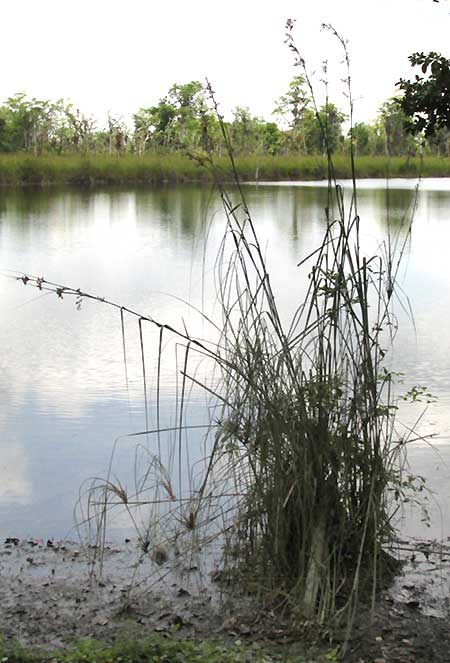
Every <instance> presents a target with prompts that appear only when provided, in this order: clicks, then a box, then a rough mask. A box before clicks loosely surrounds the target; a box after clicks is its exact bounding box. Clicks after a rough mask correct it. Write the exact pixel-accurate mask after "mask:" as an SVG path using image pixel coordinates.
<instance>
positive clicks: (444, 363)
mask: <svg viewBox="0 0 450 663" xmlns="http://www.w3.org/2000/svg"><path fill="white" fill-rule="evenodd" d="M413 186H414V183H411V182H410V181H408V182H406V181H403V180H402V181H400V182H395V181H394V182H391V183H390V186H389V192H388V193H386V189H385V187H384V183H381V184H380V182H370V181H369V182H363V183H362V184H361V187H360V188H359V197H358V212H359V214H360V217H361V236H362V241H363V251H365V252H367V253H370V252H373V251H374V250H377V249H378V248H379V247H380V245H381V244H382V242H383V241H385V239H386V235H387V231H388V228H389V229H390V230H391V232H393V233H394V237H396V241H397V243H396V245H394V248H393V250H394V252H395V250H397V251H398V250H399V248H400V247H402V246H405V247H406V254H405V255H406V260H405V263H404V266H403V267H402V268H401V271H400V274H399V278H400V285H401V287H402V289H403V291H404V293H406V294H405V295H400V298H399V300H398V301H396V303H395V313H396V315H397V317H398V319H399V331H398V334H397V338H396V344H395V347H394V350H393V352H392V353H391V355H390V359H389V361H390V362H391V365H392V366H393V367H395V369H396V370H399V371H403V372H404V373H405V383H404V385H401V386H400V387H399V390H404V391H407V390H408V389H409V388H410V386H412V385H414V384H425V385H427V386H428V387H429V389H430V390H431V391H432V392H433V393H434V394H435V395H436V396H438V399H439V400H438V402H437V403H433V404H430V405H429V406H428V409H427V412H426V415H425V416H423V417H422V418H421V419H420V425H419V431H420V432H421V433H423V434H427V433H428V432H430V431H431V432H438V433H439V435H438V436H437V437H436V438H435V439H433V442H434V444H436V445H437V446H439V449H440V450H441V451H442V453H443V454H444V456H445V457H446V458H447V456H448V459H449V460H450V453H448V452H447V449H448V448H450V446H447V445H449V443H450V347H449V346H450V342H449V340H448V334H447V329H448V328H449V327H450V278H449V261H448V257H447V247H448V245H449V242H450V218H449V217H450V184H449V182H448V181H447V180H439V181H435V180H430V181H426V182H424V183H423V184H422V188H421V190H420V191H419V193H418V197H417V208H416V209H415V202H416V198H415V192H414V190H413ZM343 188H344V192H345V201H346V205H349V202H350V193H351V191H350V185H349V183H346V182H344V183H343ZM245 194H246V198H247V202H248V205H249V207H250V209H251V211H252V214H253V219H254V221H255V225H256V229H257V232H258V235H259V237H260V240H261V245H262V247H263V248H264V250H265V251H266V255H267V262H268V266H269V270H270V272H271V276H272V284H273V287H274V290H275V293H276V297H277V303H278V305H279V307H280V310H281V312H282V315H283V319H284V320H285V321H286V322H288V321H289V319H290V317H291V315H292V314H293V312H294V310H295V309H296V308H297V306H298V304H299V302H300V301H301V298H302V295H303V293H304V292H305V289H306V287H307V275H306V273H305V270H303V271H301V270H299V269H298V268H297V267H296V265H297V263H298V262H299V261H300V260H302V259H303V258H304V257H305V256H307V255H308V254H309V253H310V252H311V250H313V249H314V248H316V246H317V244H318V243H319V242H320V240H321V238H322V235H323V232H324V229H325V214H324V209H325V207H326V206H327V204H328V196H327V189H326V186H324V185H323V184H317V183H304V184H298V183H296V184H295V185H294V184H280V183H277V184H273V185H272V184H258V185H256V186H255V185H248V186H246V187H245ZM231 195H232V196H233V195H234V194H233V191H231ZM413 210H414V223H413V226H412V232H411V234H409V217H410V214H411V213H412V211H413ZM223 223H224V217H223V213H222V207H221V202H220V198H219V196H218V194H217V192H216V191H214V190H213V189H211V187H209V186H204V187H202V186H193V185H186V186H180V187H169V186H167V187H160V188H154V189H151V190H148V189H145V188H141V189H133V190H123V189H122V190H120V189H117V190H109V189H108V190H107V191H97V192H91V191H80V192H75V191H63V192H60V191H59V192H58V191H51V190H49V191H32V190H27V191H21V192H18V191H8V192H3V193H2V196H1V197H0V265H1V267H2V268H4V269H12V270H23V271H26V272H29V273H34V274H38V275H41V274H42V275H44V276H45V277H46V278H47V279H49V280H54V281H57V282H62V283H66V284H68V285H71V286H74V287H80V288H82V289H84V290H86V291H89V292H93V293H96V294H98V295H100V296H104V297H107V298H108V299H112V300H116V301H118V302H120V303H122V304H124V305H126V306H128V307H130V308H133V309H135V310H136V311H140V312H143V313H145V314H150V315H151V316H152V317H154V318H156V319H157V320H160V321H163V322H166V323H168V324H172V325H174V326H175V327H180V326H182V325H186V326H187V327H188V329H189V331H190V332H191V333H192V334H195V335H197V336H200V337H204V336H205V335H206V336H209V337H211V338H212V337H213V331H212V330H211V329H210V328H209V327H208V325H207V324H206V323H205V321H204V319H202V317H201V315H200V314H199V313H197V312H196V311H195V307H196V308H198V309H200V310H203V311H205V312H206V313H208V314H209V315H211V316H213V317H214V316H216V318H217V316H218V314H219V309H218V307H217V305H216V304H215V296H216V286H215V284H214V279H213V275H214V269H215V257H216V252H217V248H218V246H219V243H220V241H221V238H222V233H223ZM206 236H207V238H208V239H207V241H206V239H205V238H206ZM394 254H395V253H394ZM170 294H172V295H176V298H174V297H170V296H168V295H170ZM407 296H408V297H409V299H410V303H411V310H412V311H413V316H411V314H410V307H409V304H408V299H407ZM181 300H185V301H186V302H188V303H189V304H191V305H192V308H188V307H187V306H186V305H185V304H184V303H183V302H182V301H181ZM0 311H1V318H0V344H1V347H2V352H1V354H0V367H1V375H0V394H1V396H2V403H3V408H2V412H1V414H0V431H1V434H0V443H1V444H2V450H3V453H2V457H3V458H4V462H3V465H1V466H0V468H1V469H0V473H1V477H0V478H2V482H1V483H2V490H1V491H0V534H18V535H23V534H33V535H36V536H37V535H39V536H50V535H55V536H58V535H63V534H65V533H66V531H67V530H68V529H70V524H71V513H72V507H73V504H74V501H75V499H76V497H77V494H78V487H79V485H80V483H81V481H82V480H83V479H85V478H86V477H87V476H91V475H93V474H101V473H102V472H104V471H105V470H106V468H107V464H108V460H109V455H110V451H111V448H112V444H113V442H114V440H115V439H116V438H117V437H118V436H119V435H124V434H127V433H130V432H134V431H136V430H142V429H143V428H144V427H145V407H144V391H143V380H142V365H141V348H140V338H139V330H138V326H137V323H136V320H134V319H132V318H126V319H125V332H126V341H127V361H128V377H129V383H128V389H127V385H126V381H125V372H124V364H123V345H122V336H121V329H120V318H119V314H118V312H117V311H116V310H114V309H110V308H108V307H105V306H103V305H101V304H98V303H96V302H89V301H85V302H83V304H82V307H81V310H77V309H76V307H75V305H74V302H73V301H65V300H64V301H60V300H59V299H58V298H56V296H54V295H50V296H48V295H44V296H43V295H41V293H39V292H37V291H36V290H31V289H29V288H26V287H23V286H21V285H19V284H18V283H16V282H14V281H9V280H6V279H3V280H1V281H0ZM144 343H145V355H146V367H147V378H148V385H147V387H148V390H147V396H148V401H149V405H150V414H149V417H150V421H149V423H150V424H151V425H152V426H153V425H156V421H155V416H154V410H152V407H151V406H152V404H154V402H155V398H156V395H155V379H156V378H155V376H156V354H157V349H158V343H159V340H158V333H157V330H155V329H152V328H151V327H150V326H146V327H145V330H144ZM164 347H165V350H164V352H165V363H164V366H163V368H162V372H163V376H164V380H163V386H162V390H161V394H160V397H161V399H162V402H163V403H164V407H163V408H162V410H163V411H164V414H163V415H161V416H162V418H163V420H164V422H165V423H167V425H170V424H171V423H173V421H174V419H176V417H177V416H178V414H179V413H177V410H176V407H175V405H174V403H175V401H174V395H175V393H176V388H177V379H178V378H177V375H178V376H179V369H180V361H182V356H181V355H180V354H179V350H178V354H177V348H176V346H175V342H174V339H173V338H170V335H168V337H167V338H165V339H164ZM192 359H193V360H194V357H193V358H192ZM201 370H203V371H204V376H206V375H207V373H208V369H207V367H206V366H204V367H203V368H202V369H201ZM190 400H191V408H190V416H191V418H192V419H191V421H195V422H196V423H203V422H204V421H205V417H206V414H207V411H208V410H207V408H208V405H209V403H208V402H207V400H205V396H204V394H203V395H202V394H201V393H200V391H195V390H194V391H193V392H192V393H191V395H190ZM421 412H422V406H421V405H420V404H419V405H415V406H406V404H405V405H404V406H402V408H401V410H400V419H401V421H404V423H405V425H406V426H412V425H413V424H414V422H415V421H416V420H417V419H418V418H419V417H421ZM195 439H196V441H195V443H194V446H195V448H196V449H197V451H198V456H196V455H195V454H196V452H195V451H194V450H193V449H190V448H189V444H191V442H189V444H188V442H187V441H184V442H183V445H184V446H183V449H184V451H183V453H184V454H186V455H187V454H190V455H191V457H198V458H200V451H199V450H200V449H201V439H200V437H199V438H195ZM172 446H173V445H172ZM172 446H171V443H169V442H167V443H166V449H167V450H169V449H172ZM424 449H425V448H424V447H421V446H420V445H417V444H416V445H415V448H414V453H412V454H411V463H412V464H413V465H414V464H416V465H417V466H418V467H420V468H424V472H425V473H428V474H429V476H430V481H431V484H432V485H436V486H437V487H438V489H439V491H440V492H441V500H442V504H443V506H444V508H443V513H444V514H450V508H447V507H446V504H447V501H448V492H449V489H448V488H447V485H446V482H445V481H444V480H441V479H439V477H441V476H444V470H443V469H442V471H441V470H439V472H437V471H436V469H435V468H436V465H437V464H438V465H439V466H440V467H442V465H441V464H440V463H441V461H439V463H435V461H434V460H431V456H429V455H426V450H424ZM168 453H169V452H168ZM202 453H204V449H203V451H202ZM129 454H130V447H129V445H127V443H126V442H125V443H124V445H123V447H121V451H120V453H119V456H118V459H119V461H120V463H122V466H123V467H125V466H126V465H127V463H128V464H129V460H130V457H129ZM167 462H169V458H168V459H167ZM67 468H70V471H69V470H68V469H67ZM413 469H414V468H413ZM445 476H447V475H445ZM128 478H129V480H130V481H132V476H131V474H130V473H129V474H128ZM408 522H409V525H408V526H409V527H412V525H411V522H413V521H411V522H410V521H408ZM444 523H445V527H447V525H448V528H449V529H450V521H449V518H447V515H446V516H445V518H444ZM36 529H39V532H37V531H36Z"/></svg>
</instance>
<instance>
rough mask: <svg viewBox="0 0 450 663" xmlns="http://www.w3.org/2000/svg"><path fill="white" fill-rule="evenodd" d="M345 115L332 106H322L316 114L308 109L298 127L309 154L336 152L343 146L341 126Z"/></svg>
mask: <svg viewBox="0 0 450 663" xmlns="http://www.w3.org/2000/svg"><path fill="white" fill-rule="evenodd" d="M344 120H345V114H344V113H342V112H341V111H340V110H339V109H338V108H337V107H336V106H335V105H334V104H332V103H328V104H324V105H323V106H322V107H321V108H320V109H319V111H318V112H316V111H315V110H312V109H311V108H308V109H306V110H305V111H304V113H303V118H302V122H301V125H300V127H299V130H300V133H301V135H302V139H303V143H304V145H305V147H306V151H307V152H308V153H309V154H314V153H320V154H325V153H326V152H327V150H328V151H329V152H330V153H332V152H337V151H339V150H340V148H341V147H342V146H343V143H344V135H343V132H342V125H343V123H344Z"/></svg>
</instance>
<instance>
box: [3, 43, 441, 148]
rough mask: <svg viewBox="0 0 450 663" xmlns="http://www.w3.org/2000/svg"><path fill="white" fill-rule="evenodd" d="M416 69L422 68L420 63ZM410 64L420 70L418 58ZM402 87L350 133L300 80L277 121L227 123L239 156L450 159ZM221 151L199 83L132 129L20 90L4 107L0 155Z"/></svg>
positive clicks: (179, 89)
mask: <svg viewBox="0 0 450 663" xmlns="http://www.w3.org/2000/svg"><path fill="white" fill-rule="evenodd" d="M433 55H435V54H433ZM440 57H441V56H440ZM410 59H411V58H410ZM427 62H428V61H427ZM444 62H445V63H447V61H444ZM419 63H420V64H422V65H423V61H422V60H420V58H419ZM412 64H417V58H416V59H413V60H412ZM441 64H442V62H441ZM435 71H436V65H435ZM416 78H417V77H416ZM398 85H399V86H400V88H401V89H402V90H403V92H404V95H403V97H399V98H391V99H389V100H387V101H386V102H385V103H384V104H382V106H381V107H380V109H379V113H378V115H377V117H376V118H375V119H374V120H373V121H372V122H368V123H365V122H359V123H357V124H355V126H354V127H352V129H350V130H345V126H346V120H347V117H346V115H345V113H344V112H342V110H340V109H339V108H337V106H336V105H335V104H333V103H331V102H327V103H326V104H324V105H322V106H321V107H320V108H318V109H317V108H315V106H314V103H313V100H312V99H311V96H310V94H309V93H308V88H307V85H306V82H305V80H304V78H303V77H302V76H296V77H294V78H293V79H292V81H291V82H290V84H289V87H288V89H287V91H286V92H285V94H284V95H282V96H281V97H280V98H279V99H278V100H277V101H276V102H275V105H274V110H273V116H274V120H273V121H266V120H264V119H262V118H260V117H255V116H254V115H252V113H251V111H250V110H249V108H247V107H244V106H237V107H236V108H235V109H234V110H233V112H232V118H231V120H229V121H226V122H224V124H225V127H226V129H227V132H228V135H229V137H230V140H231V143H232V145H233V149H234V150H235V152H236V153H237V154H245V153H248V154H257V153H265V154H272V155H283V154H293V153H294V154H304V155H314V154H324V153H326V151H327V150H329V151H330V152H334V153H340V152H345V151H347V150H348V148H349V146H350V142H353V146H354V150H355V153H356V155H371V156H376V155H386V154H387V155H390V156H402V155H406V156H415V155H417V154H418V153H419V152H422V153H423V152H425V153H429V154H433V155H441V156H450V129H449V127H448V126H446V125H445V123H441V124H438V125H437V126H435V127H433V131H421V132H420V131H419V132H418V131H417V118H416V120H415V122H413V121H412V119H411V118H412V116H413V115H414V112H415V108H413V106H414V103H413V102H412V101H411V99H410V97H411V88H408V85H407V82H405V81H403V80H401V81H400V82H399V84H398ZM410 85H414V84H413V83H410ZM408 95H409V96H408ZM422 96H423V95H422ZM422 128H423V126H422V125H420V122H419V129H422ZM224 147H225V145H224V137H223V134H222V131H221V127H220V123H219V121H218V119H217V117H216V114H215V113H214V112H213V110H211V104H210V103H209V101H208V94H207V91H206V90H205V88H204V86H203V85H202V84H201V83H200V82H198V81H190V82H188V83H184V84H174V85H172V86H171V87H170V89H169V90H168V92H167V94H166V95H165V96H164V97H163V98H161V99H160V100H159V101H158V103H157V104H156V105H154V106H149V107H145V108H140V109H139V110H138V111H137V112H136V113H134V115H133V125H132V126H131V127H130V126H128V125H127V124H126V123H125V122H124V120H123V119H122V118H120V117H114V116H113V115H112V114H109V115H108V120H107V123H106V126H105V127H102V128H100V127H98V126H97V122H96V121H95V120H94V119H93V118H92V117H90V116H88V115H86V114H84V113H83V112H82V111H80V110H79V109H78V108H76V107H75V106H74V105H73V104H72V103H70V102H68V101H65V100H64V99H59V100H57V101H49V100H39V99H36V98H28V97H27V95H26V94H25V93H23V92H20V93H17V94H15V95H13V96H12V97H9V98H8V99H6V101H5V102H4V103H3V104H2V105H0V152H19V151H26V152H31V153H34V154H42V153H53V154H65V153H70V152H81V153H88V152H93V153H109V154H122V153H135V154H140V155H142V154H144V153H146V152H149V151H158V150H159V151H165V152H171V151H176V150H180V149H184V150H187V151H189V150H191V151H196V150H202V149H207V150H208V151H209V152H211V151H212V152H214V153H217V154H221V152H222V151H223V150H224Z"/></svg>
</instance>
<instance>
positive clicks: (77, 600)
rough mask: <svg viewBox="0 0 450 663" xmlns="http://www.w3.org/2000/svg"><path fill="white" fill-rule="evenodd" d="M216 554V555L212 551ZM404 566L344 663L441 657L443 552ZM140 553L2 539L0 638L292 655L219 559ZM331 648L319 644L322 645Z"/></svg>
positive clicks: (280, 626)
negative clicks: (122, 640) (172, 644)
mask: <svg viewBox="0 0 450 663" xmlns="http://www.w3.org/2000/svg"><path fill="white" fill-rule="evenodd" d="M217 554H219V551H217ZM399 554H400V555H402V556H403V557H404V559H405V560H406V564H405V567H404V572H403V574H402V575H401V576H399V577H398V578H397V579H396V581H395V583H394V585H393V586H392V587H391V588H390V589H389V590H386V591H385V592H384V593H383V595H382V596H381V597H380V601H379V603H378V606H377V609H376V612H375V616H374V618H373V620H372V621H371V616H370V612H369V611H368V610H367V611H366V612H365V613H364V612H363V611H362V612H361V613H360V615H359V618H358V621H357V624H356V627H355V630H354V633H353V636H352V638H351V641H350V643H349V649H348V652H347V655H346V658H345V660H346V661H348V663H373V661H375V660H377V661H379V662H380V663H381V661H385V662H386V663H387V662H396V663H397V662H398V663H406V662H409V661H417V662H425V661H427V662H428V661H436V662H438V663H440V662H441V661H442V662H444V661H445V662H447V661H448V660H449V657H450V655H449V651H450V629H449V628H448V611H449V596H450V550H449V548H448V546H444V545H441V544H439V545H438V544H437V543H435V542H424V541H408V542H402V543H401V544H400V545H399ZM208 559H209V561H208V564H207V565H206V564H205V562H204V558H202V555H201V554H195V553H192V554H190V556H189V557H188V558H187V557H183V558H180V559H169V558H168V556H167V555H166V554H165V553H163V551H160V554H159V555H158V554H157V555H155V554H153V556H152V557H150V556H149V555H144V554H142V553H141V552H140V551H139V550H138V549H137V547H136V546H135V545H134V544H133V542H131V541H128V540H126V541H124V542H123V543H122V544H120V545H117V546H108V547H107V548H106V550H105V553H104V555H103V557H100V555H99V551H98V549H96V548H95V547H81V546H79V544H77V543H76V542H67V541H65V542H56V541H48V542H47V541H39V540H24V541H19V540H17V539H7V540H6V542H5V543H4V544H3V545H2V546H1V548H0V580H1V582H0V606H1V607H0V633H1V634H2V635H3V637H4V638H6V639H7V640H8V639H17V640H19V641H20V642H21V643H23V644H26V645H36V644H37V645H44V646H48V647H61V646H63V645H64V644H66V643H68V642H70V641H73V639H74V638H79V637H86V636H88V637H95V638H98V639H100V640H103V641H106V642H110V641H113V640H114V639H115V638H116V636H117V634H119V633H120V632H121V631H123V629H124V628H130V626H132V627H133V631H134V633H135V634H136V637H139V635H142V637H146V636H148V635H149V634H151V633H154V632H157V633H168V634H171V635H172V634H174V633H176V634H177V635H179V636H182V637H187V638H205V637H211V636H212V637H225V638H240V639H241V640H247V639H248V640H257V641H259V642H261V643H263V644H264V643H269V644H271V645H272V646H273V645H275V646H280V647H282V648H283V650H285V652H286V654H288V653H291V654H292V653H293V652H295V651H300V649H301V648H302V639H303V635H302V633H301V632H292V631H290V630H289V628H288V625H287V623H285V622H283V620H281V619H280V618H279V617H277V616H276V615H275V614H274V613H273V612H270V611H266V612H263V611H260V610H258V609H257V608H256V607H255V605H254V604H253V605H252V603H251V601H250V600H248V599H245V598H243V597H242V596H239V597H236V596H234V597H232V596H231V595H229V594H227V593H224V592H223V591H222V590H221V589H220V585H219V584H218V583H217V582H216V580H217V579H218V577H219V575H220V573H219V572H218V562H217V560H214V556H213V555H209V557H208ZM337 644H339V639H337V641H335V642H334V643H330V642H329V641H328V642H327V643H324V646H327V647H330V646H331V645H337Z"/></svg>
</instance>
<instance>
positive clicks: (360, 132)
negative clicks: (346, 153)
mask: <svg viewBox="0 0 450 663" xmlns="http://www.w3.org/2000/svg"><path fill="white" fill-rule="evenodd" d="M348 137H349V139H352V140H353V147H354V150H355V154H356V155H364V154H369V146H370V126H369V125H368V124H366V123H365V122H357V123H356V124H355V125H354V126H353V127H352V129H351V130H350V131H349V134H348Z"/></svg>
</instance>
